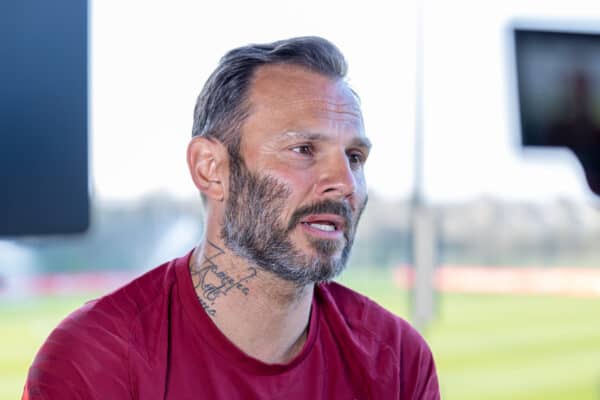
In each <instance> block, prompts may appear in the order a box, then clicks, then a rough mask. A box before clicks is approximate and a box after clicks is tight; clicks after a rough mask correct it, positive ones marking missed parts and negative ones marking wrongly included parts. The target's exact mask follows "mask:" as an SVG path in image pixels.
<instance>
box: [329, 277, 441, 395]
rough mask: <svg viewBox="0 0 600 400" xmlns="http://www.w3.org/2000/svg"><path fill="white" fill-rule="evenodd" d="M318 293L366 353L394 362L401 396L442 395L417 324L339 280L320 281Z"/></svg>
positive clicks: (433, 364) (430, 354) (426, 346)
mask: <svg viewBox="0 0 600 400" xmlns="http://www.w3.org/2000/svg"><path fill="white" fill-rule="evenodd" d="M318 293H319V295H320V296H321V297H322V298H323V299H324V302H325V303H330V304H328V305H325V307H324V308H330V309H333V310H335V311H334V313H335V314H339V317H340V320H341V321H343V324H344V325H346V326H347V332H348V334H349V335H352V336H353V341H354V342H357V343H359V346H360V347H362V348H364V350H365V354H371V355H377V354H379V355H380V357H381V359H380V361H383V360H386V361H385V362H386V363H390V362H391V363H394V364H395V365H394V367H395V368H394V370H395V371H396V372H395V373H396V374H398V375H397V376H398V377H399V383H400V390H401V394H402V396H401V398H407V399H413V398H414V399H439V384H438V379H437V373H436V369H435V363H434V360H433V356H432V353H431V350H430V348H429V346H428V344H427V342H426V341H425V339H424V338H423V337H422V336H421V334H420V333H419V332H418V331H417V330H416V329H415V328H414V327H412V326H411V325H410V324H409V323H408V322H407V321H406V320H404V319H402V318H400V317H398V316H396V315H394V314H393V313H391V312H390V311H388V310H386V309H385V308H383V307H382V306H380V305H379V304H377V303H376V302H374V301H373V300H371V299H369V298H368V297H366V296H364V295H362V294H360V293H357V292H355V291H354V290H352V289H350V288H347V287H345V286H343V285H341V284H339V283H335V282H332V283H327V284H322V285H319V289H318ZM330 313H331V311H330ZM383 355H386V357H385V358H384V357H383ZM382 372H383V371H382Z"/></svg>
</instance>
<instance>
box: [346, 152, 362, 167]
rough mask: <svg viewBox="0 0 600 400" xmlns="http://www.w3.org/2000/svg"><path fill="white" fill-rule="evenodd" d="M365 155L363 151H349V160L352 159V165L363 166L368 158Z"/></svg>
mask: <svg viewBox="0 0 600 400" xmlns="http://www.w3.org/2000/svg"><path fill="white" fill-rule="evenodd" d="M365 158H366V157H365V155H364V154H363V153H361V152H357V151H353V152H350V153H348V161H350V165H353V166H356V167H360V166H362V165H363V164H364V163H365V161H366V159H365Z"/></svg>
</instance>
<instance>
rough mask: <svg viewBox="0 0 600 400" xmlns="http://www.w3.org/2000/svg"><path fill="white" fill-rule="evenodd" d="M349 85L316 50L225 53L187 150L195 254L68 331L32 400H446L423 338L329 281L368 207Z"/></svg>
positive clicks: (48, 347) (43, 363) (102, 303)
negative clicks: (199, 230)
mask: <svg viewBox="0 0 600 400" xmlns="http://www.w3.org/2000/svg"><path fill="white" fill-rule="evenodd" d="M345 74H346V63H345V60H344V58H343V56H342V54H341V53H340V52H339V50H338V49H337V48H336V47H335V46H333V45H332V44H331V43H329V42H327V41H326V40H324V39H320V38H315V37H305V38H295V39H290V40H284V41H280V42H275V43H272V44H264V45H251V46H247V47H242V48H239V49H235V50H232V51H230V52H229V53H228V54H226V55H225V57H224V58H223V59H222V60H221V62H220V64H219V66H218V67H217V69H216V71H215V72H214V73H213V74H212V75H211V77H210V78H209V80H208V82H207V83H206V85H205V87H204V89H203V90H202V93H201V94H200V96H199V98H198V102H197V105H196V108H195V114H194V127H193V139H192V141H191V143H190V145H189V147H188V152H187V161H188V165H189V170H190V173H191V176H192V179H193V181H194V184H195V185H196V187H197V188H198V189H199V191H200V192H201V193H202V197H203V200H204V205H205V208H206V213H205V214H206V224H205V225H206V231H205V234H204V238H203V240H202V242H201V244H200V245H199V246H198V247H197V248H196V249H194V250H193V251H192V252H191V253H190V254H188V255H186V256H184V257H182V258H179V259H176V260H173V261H171V262H169V263H166V264H164V265H161V266H159V267H157V268H156V269H154V270H152V271H150V272H148V273H147V274H145V275H143V276H142V277H140V278H138V279H136V280H134V281H133V282H132V283H130V284H128V285H126V286H125V287H123V288H121V289H119V290H117V291H115V292H113V293H112V294H109V295H107V296H105V297H102V298H100V299H98V300H95V301H93V302H90V303H87V304H86V305H85V306H84V307H83V308H81V309H79V310H78V311H76V312H75V313H74V314H72V315H71V316H69V317H67V318H66V319H65V320H64V321H63V322H62V323H61V324H60V325H59V327H58V328H57V329H56V330H55V331H54V332H53V333H52V334H51V335H50V337H49V338H48V340H47V341H46V343H45V344H44V346H43V347H42V349H41V350H40V352H39V354H38V355H37V357H36V359H35V361H34V363H33V365H32V367H31V369H30V372H29V377H28V382H27V385H26V392H25V395H24V397H27V396H28V398H30V399H132V398H133V399H188V398H189V399H192V398H213V399H286V400H291V399H398V398H401V399H438V398H439V389H438V382H437V377H436V372H435V367H434V362H433V359H432V356H431V352H430V350H429V348H428V347H427V345H426V344H425V342H424V341H423V339H422V338H421V336H420V335H419V334H418V333H417V332H416V331H415V330H414V329H413V328H411V327H410V326H409V325H408V324H407V323H406V322H405V321H403V320H402V319H400V318H398V317H396V316H394V315H392V314H391V313H389V312H387V311H385V310H384V309H382V308H381V307H379V306H378V305H376V304H375V303H373V302H371V301H370V300H368V299H367V298H365V297H363V296H361V295H359V294H357V293H355V292H353V291H351V290H350V289H347V288H345V287H343V286H341V285H339V284H336V283H332V282H330V280H331V279H332V278H333V277H335V276H336V275H337V274H338V273H339V272H340V271H341V270H342V269H343V267H344V265H345V263H346V260H347V258H348V255H349V252H350V248H351V246H352V240H353V238H354V233H355V230H356V226H357V224H358V220H359V218H360V215H361V212H362V210H363V208H364V206H365V204H366V201H367V193H366V186H365V178H364V174H363V168H364V164H365V161H366V159H367V156H368V154H369V148H370V143H369V140H368V139H367V138H366V136H365V133H364V127H363V120H362V115H361V111H360V106H359V102H358V99H357V96H356V94H355V93H354V92H353V91H352V90H351V89H350V88H349V86H348V85H347V83H346V82H345V81H344V77H345Z"/></svg>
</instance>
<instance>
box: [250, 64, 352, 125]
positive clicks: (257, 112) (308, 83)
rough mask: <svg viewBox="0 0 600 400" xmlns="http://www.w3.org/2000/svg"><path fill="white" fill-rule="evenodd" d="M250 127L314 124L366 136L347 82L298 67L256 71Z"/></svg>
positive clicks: (291, 66)
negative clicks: (336, 126)
mask: <svg viewBox="0 0 600 400" xmlns="http://www.w3.org/2000/svg"><path fill="white" fill-rule="evenodd" d="M248 99H249V103H250V104H249V105H250V115H249V120H250V121H248V122H250V124H252V122H257V121H258V122H260V121H262V122H265V121H268V122H269V124H271V125H272V126H273V127H275V126H277V127H278V128H282V129H299V128H302V126H296V125H303V124H306V125H310V124H312V123H322V122H323V121H327V122H328V123H329V124H336V125H344V126H347V127H349V128H353V129H354V130H356V131H357V133H358V134H359V135H362V134H363V121H362V113H361V110H360V105H359V103H358V100H357V98H356V96H355V95H354V93H353V92H352V91H351V90H350V88H349V87H348V85H347V84H346V82H344V81H343V80H341V79H336V78H330V77H327V76H324V75H322V74H319V73H315V72H312V71H310V70H307V69H306V68H304V67H300V66H295V65H267V66H263V67H260V68H258V69H257V71H256V72H255V74H254V77H253V80H252V84H251V87H250V90H249V96H248Z"/></svg>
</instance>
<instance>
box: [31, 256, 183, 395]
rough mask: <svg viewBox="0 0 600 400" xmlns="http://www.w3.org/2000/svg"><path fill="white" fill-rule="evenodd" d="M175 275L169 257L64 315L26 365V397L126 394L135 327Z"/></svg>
mask: <svg viewBox="0 0 600 400" xmlns="http://www.w3.org/2000/svg"><path fill="white" fill-rule="evenodd" d="M175 280H176V278H175V273H174V270H173V262H171V263H165V264H163V265H161V266H159V267H157V268H155V269H153V270H151V271H149V272H147V273H146V274H144V275H142V276H140V277H138V278H137V279H135V280H133V281H131V282H130V283H128V284H127V285H125V286H123V287H121V288H120V289H117V290H115V291H114V292H112V293H110V294H108V295H105V296H103V297H101V298H99V299H96V300H93V301H90V302H88V303H86V304H85V305H84V306H83V307H81V308H79V309H78V310H76V311H74V312H73V313H71V314H70V315H69V316H67V317H66V318H65V319H64V320H63V321H62V322H61V323H60V324H59V325H58V326H57V327H56V328H55V329H54V330H53V331H52V333H51V334H50V336H49V337H48V338H47V339H46V341H45V342H44V344H43V345H42V347H41V349H40V350H39V352H38V354H37V355H36V357H35V359H34V361H33V364H32V365H31V368H30V369H29V374H28V377H27V391H28V395H29V398H30V399H46V398H48V399H54V398H68V399H72V398H73V399H74V398H82V399H83V398H115V399H120V398H129V388H130V384H129V370H128V367H129V356H130V354H129V353H130V345H131V342H132V340H133V339H134V338H133V334H134V327H135V326H136V325H139V324H140V319H144V318H148V314H149V313H147V312H146V310H151V309H152V307H153V306H154V305H156V304H157V302H160V301H161V299H162V298H164V293H165V292H166V291H165V288H166V287H168V286H169V285H172V284H173V283H174V282H175ZM67 394H70V395H67ZM100 394H102V396H100ZM96 396H97V397H96ZM124 396H126V397H124Z"/></svg>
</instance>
